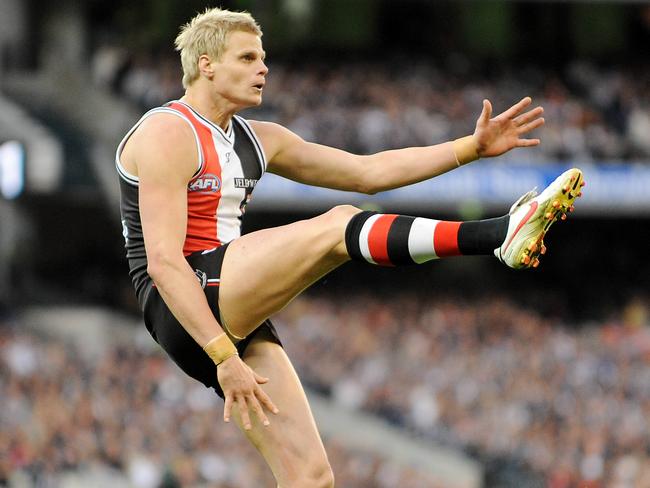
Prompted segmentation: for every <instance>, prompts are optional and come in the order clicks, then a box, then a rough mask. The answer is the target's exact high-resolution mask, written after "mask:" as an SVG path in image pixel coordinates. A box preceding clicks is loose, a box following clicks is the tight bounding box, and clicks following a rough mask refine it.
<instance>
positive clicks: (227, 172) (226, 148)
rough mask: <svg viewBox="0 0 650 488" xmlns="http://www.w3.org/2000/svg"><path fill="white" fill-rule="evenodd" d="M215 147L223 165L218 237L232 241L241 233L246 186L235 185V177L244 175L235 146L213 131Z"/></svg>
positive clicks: (225, 240) (218, 209) (218, 208)
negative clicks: (242, 204) (237, 186)
mask: <svg viewBox="0 0 650 488" xmlns="http://www.w3.org/2000/svg"><path fill="white" fill-rule="evenodd" d="M212 140H213V141H214V147H215V149H216V150H217V154H218V155H219V164H220V166H221V198H220V199H219V205H218V206H217V239H219V242H223V243H226V242H230V241H232V240H233V239H236V238H238V237H239V236H240V235H241V221H240V220H239V218H240V217H241V214H242V212H241V209H240V205H241V202H242V200H243V199H244V197H245V196H246V189H245V188H236V187H235V178H243V177H244V169H243V168H242V164H241V160H240V159H239V156H238V155H237V153H236V152H235V148H234V147H233V146H232V145H231V144H229V143H226V142H225V141H224V140H223V137H221V135H219V137H217V134H215V132H214V131H213V132H212Z"/></svg>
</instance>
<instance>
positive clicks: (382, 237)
mask: <svg viewBox="0 0 650 488" xmlns="http://www.w3.org/2000/svg"><path fill="white" fill-rule="evenodd" d="M396 218H397V215H391V214H388V215H382V216H381V217H379V218H378V219H377V220H376V221H375V223H374V224H373V225H372V229H370V232H369V233H368V249H369V250H370V255H371V256H372V259H373V260H374V261H375V263H377V264H381V265H384V266H393V263H391V262H390V259H389V258H388V231H389V230H390V226H391V225H392V223H393V220H395V219H396Z"/></svg>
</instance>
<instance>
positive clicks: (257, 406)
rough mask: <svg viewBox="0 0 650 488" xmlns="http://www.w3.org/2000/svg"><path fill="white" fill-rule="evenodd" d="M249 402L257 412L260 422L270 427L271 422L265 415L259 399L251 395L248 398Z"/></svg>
mask: <svg viewBox="0 0 650 488" xmlns="http://www.w3.org/2000/svg"><path fill="white" fill-rule="evenodd" d="M248 402H249V403H250V406H251V408H252V409H253V411H254V412H255V415H257V418H258V419H260V422H262V424H263V425H264V426H269V425H270V424H271V422H269V419H268V418H266V414H265V413H264V410H262V406H261V405H260V402H258V401H257V398H255V396H254V395H251V396H249V397H248Z"/></svg>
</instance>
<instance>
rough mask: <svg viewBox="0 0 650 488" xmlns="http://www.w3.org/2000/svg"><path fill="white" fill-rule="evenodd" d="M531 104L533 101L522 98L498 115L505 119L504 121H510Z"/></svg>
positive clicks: (528, 98)
mask: <svg viewBox="0 0 650 488" xmlns="http://www.w3.org/2000/svg"><path fill="white" fill-rule="evenodd" d="M532 102H533V99H532V98H530V97H524V98H522V99H521V101H520V102H518V103H515V104H514V105H513V106H512V107H510V108H509V109H508V110H506V111H505V112H503V113H502V114H500V115H499V117H501V118H506V119H512V118H513V117H515V116H516V115H517V114H518V113H519V112H521V111H522V110H523V109H525V108H526V107H528V105H530V104H531V103H532Z"/></svg>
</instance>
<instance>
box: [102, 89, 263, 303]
mask: <svg viewBox="0 0 650 488" xmlns="http://www.w3.org/2000/svg"><path fill="white" fill-rule="evenodd" d="M158 113H168V114H172V115H175V116H177V117H179V118H181V119H183V120H184V121H185V122H187V123H188V124H189V126H190V127H191V129H192V132H193V134H194V138H195V140H196V147H197V151H198V155H199V157H198V161H196V165H197V168H196V172H195V173H194V176H193V177H192V179H191V180H190V182H189V183H188V185H187V232H186V237H185V243H184V245H183V253H184V254H185V255H186V256H187V255H189V254H191V253H193V252H196V251H203V250H208V249H213V248H216V247H219V246H221V245H222V244H225V243H227V242H230V241H232V240H233V239H236V238H237V237H239V236H240V235H241V218H242V216H243V214H244V211H245V208H246V204H247V203H248V202H249V201H250V198H251V195H252V192H253V189H254V188H255V185H256V184H257V182H258V180H259V179H260V178H261V177H262V175H263V174H264V171H265V170H266V159H265V157H264V151H263V150H262V146H261V144H260V141H259V139H258V138H257V136H256V135H255V132H254V131H253V129H252V127H251V126H250V124H249V123H248V122H247V121H246V120H245V119H243V118H242V117H239V116H237V115H235V116H234V117H233V118H232V120H231V123H230V125H229V127H228V129H227V130H226V131H224V130H223V129H221V128H220V127H219V126H217V125H216V124H214V123H212V122H210V121H209V120H208V119H206V118H205V117H203V116H202V115H201V114H199V113H198V112H196V111H195V110H194V109H193V108H192V107H190V106H189V105H187V104H185V103H183V102H181V101H173V102H169V103H167V104H165V105H164V106H162V107H157V108H154V109H152V110H150V111H149V112H147V113H146V114H144V115H143V116H142V118H141V119H140V120H139V121H138V122H137V123H136V124H135V125H134V126H133V128H132V129H131V130H130V131H129V132H128V133H127V134H126V136H125V137H124V139H123V140H122V142H121V143H120V144H119V146H118V148H117V153H116V156H115V165H116V168H117V172H118V175H119V181H120V211H121V216H122V231H123V235H124V239H125V247H126V257H127V259H128V261H129V269H130V274H131V278H132V279H133V284H134V286H135V288H136V293H137V294H138V298H139V299H141V298H142V297H141V295H142V292H143V291H144V290H143V289H144V287H145V284H146V282H147V281H148V280H149V278H148V275H147V273H146V270H147V256H146V252H145V248H144V238H143V235H142V225H141V221H140V209H139V202H138V183H139V182H138V178H137V177H136V176H135V175H132V174H129V173H128V172H127V171H126V170H125V169H124V167H123V166H122V164H121V163H120V154H121V152H122V149H123V148H124V145H125V144H126V141H127V140H128V139H129V137H130V136H131V134H133V132H134V131H135V130H136V129H137V128H138V127H139V126H140V124H142V122H143V121H144V120H145V119H147V118H148V117H151V116H152V115H154V114H158ZM140 303H141V304H142V303H143V301H142V300H140Z"/></svg>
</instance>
